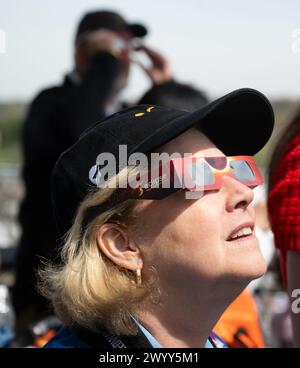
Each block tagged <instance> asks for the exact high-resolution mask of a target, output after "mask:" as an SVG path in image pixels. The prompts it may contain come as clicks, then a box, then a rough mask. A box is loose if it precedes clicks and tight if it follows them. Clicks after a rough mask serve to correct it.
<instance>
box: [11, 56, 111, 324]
mask: <svg viewBox="0 0 300 368" xmlns="http://www.w3.org/2000/svg"><path fill="white" fill-rule="evenodd" d="M117 76H118V62H117V59H116V58H115V57H113V56H112V55H111V54H109V53H106V52H102V53H99V54H97V55H96V56H95V57H94V58H93V60H92V63H91V67H90V69H89V71H88V73H87V74H86V75H85V76H84V78H83V79H82V81H81V83H74V81H72V79H71V78H69V77H68V76H67V77H66V78H65V81H64V83H63V84H62V85H61V86H58V87H53V88H49V89H46V90H44V91H42V92H41V93H39V95H38V96H37V97H36V98H35V99H34V101H33V102H32V104H31V106H30V109H29V112H28V115H27V118H26V120H25V123H24V128H23V133H22V148H23V157H24V164H23V171H22V175H23V180H24V184H25V197H24V199H23V202H22V203H21V207H20V211H19V222H20V225H21V229H22V235H21V240H20V244H19V248H18V254H17V261H16V283H15V286H14V289H13V303H14V307H15V309H16V312H17V314H18V313H20V312H21V311H23V310H24V309H26V308H27V307H28V306H31V305H35V307H36V308H37V310H39V309H41V310H45V306H46V302H45V300H44V299H43V298H42V297H41V296H40V295H39V294H38V293H37V291H36V281H37V280H36V275H35V274H36V270H37V268H38V267H39V266H40V265H41V260H42V257H43V258H46V259H49V258H50V259H52V260H55V258H56V249H57V247H58V246H59V244H60V240H59V238H58V232H57V229H56V224H55V221H54V217H53V213H52V205H51V194H50V179H51V173H52V170H53V168H54V165H55V162H56V160H57V159H58V157H59V156H60V154H61V153H62V152H63V151H65V150H66V149H67V148H68V147H69V146H71V145H72V144H73V143H74V142H75V141H76V140H77V139H78V138H79V136H80V134H81V133H82V132H83V131H84V130H86V129H87V128H88V127H90V126H92V125H93V124H94V123H96V122H97V121H98V120H100V119H101V118H103V117H104V115H105V103H106V101H107V99H108V98H109V97H110V96H111V95H112V94H113V88H114V84H115V81H116V78H117ZM37 317H38V316H37Z"/></svg>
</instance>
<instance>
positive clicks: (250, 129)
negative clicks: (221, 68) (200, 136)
mask: <svg viewBox="0 0 300 368" xmlns="http://www.w3.org/2000/svg"><path fill="white" fill-rule="evenodd" d="M197 124H199V127H200V129H201V130H202V132H203V133H204V134H206V135H207V136H208V137H209V138H210V139H211V141H212V142H213V143H214V144H215V145H216V146H217V147H218V148H219V149H220V150H222V151H223V152H224V153H225V154H226V155H251V156H252V155H255V154H256V153H257V152H259V151H260V150H261V149H262V148H263V147H264V145H265V144H266V143H267V141H268V140H269V138H270V136H271V134H272V131H273V127H274V113H273V109H272V106H271V104H270V102H269V101H268V99H267V98H266V97H265V96H264V95H263V94H262V93H260V92H258V91H256V90H254V89H250V88H242V89H238V90H235V91H233V92H231V93H229V94H227V95H225V96H223V97H221V98H219V99H217V100H215V101H213V102H211V103H209V104H208V105H206V106H204V107H202V108H201V109H199V110H196V111H194V112H192V113H190V114H187V115H184V116H183V117H180V118H178V119H175V120H173V121H171V122H170V123H169V124H168V125H166V126H164V127H163V128H162V129H161V130H160V131H159V132H157V135H158V136H157V139H156V138H155V137H154V135H152V136H151V139H149V141H148V142H147V141H146V142H145V141H144V142H143V148H144V152H145V145H147V144H149V152H151V151H152V150H153V146H152V147H151V142H153V141H155V142H156V144H157V143H158V144H157V147H159V146H161V145H163V144H165V143H167V142H168V141H170V140H171V139H174V138H175V137H176V136H178V135H179V134H181V133H183V132H184V131H186V130H187V129H189V128H191V127H192V126H194V125H197ZM152 144H153V143H152ZM138 148H139V147H136V150H137V151H138Z"/></svg>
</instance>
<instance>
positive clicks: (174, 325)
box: [137, 287, 242, 348]
mask: <svg viewBox="0 0 300 368" xmlns="http://www.w3.org/2000/svg"><path fill="white" fill-rule="evenodd" d="M241 291H242V290H241V288H240V287H239V288H238V291H236V292H235V293H233V292H231V293H230V296H228V293H226V292H223V293H221V296H220V295H219V296H218V292H217V290H215V292H214V293H213V294H212V293H210V295H202V294H201V293H197V294H198V295H194V297H193V298H191V297H189V298H183V299H181V300H180V298H178V295H177V296H176V300H174V299H175V298H170V297H163V296H162V299H161V303H160V304H159V305H153V304H149V305H148V306H146V308H145V309H143V311H141V312H140V313H138V316H137V318H138V319H139V320H140V322H141V323H142V324H143V325H144V326H145V327H146V328H147V329H148V331H149V332H150V333H151V334H152V335H153V336H154V337H155V338H156V339H157V341H158V342H159V343H160V344H161V345H162V346H163V347H165V348H178V347H180V348H199V347H204V345H205V343H206V341H207V338H208V337H209V334H210V333H211V331H212V330H213V328H214V326H215V325H216V323H217V321H218V320H219V318H220V317H221V315H222V313H223V312H224V310H225V309H226V308H227V306H228V305H229V304H230V303H231V302H232V301H233V300H234V299H235V297H236V296H237V295H239V293H240V292H241ZM195 294H196V293H195ZM222 294H223V295H222ZM187 300H188V301H190V302H187Z"/></svg>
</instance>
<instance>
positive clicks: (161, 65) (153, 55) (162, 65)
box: [133, 45, 173, 84]
mask: <svg viewBox="0 0 300 368" xmlns="http://www.w3.org/2000/svg"><path fill="white" fill-rule="evenodd" d="M136 50H137V51H143V52H144V53H145V54H146V55H147V56H148V57H149V59H150V61H151V65H150V66H149V67H146V66H145V65H144V64H142V63H141V62H140V61H138V60H133V62H135V63H136V64H138V65H139V66H140V67H141V68H142V69H143V70H144V71H145V73H146V74H147V75H148V76H149V77H150V79H151V80H152V82H153V83H154V84H162V83H165V82H168V81H169V80H171V79H172V74H173V73H172V68H171V64H170V62H169V60H168V59H166V58H165V57H164V56H163V55H161V54H160V53H159V52H157V51H155V50H153V49H152V48H149V47H147V46H145V45H140V46H138V47H137V48H136Z"/></svg>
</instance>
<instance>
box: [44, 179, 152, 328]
mask: <svg viewBox="0 0 300 368" xmlns="http://www.w3.org/2000/svg"><path fill="white" fill-rule="evenodd" d="M117 178H118V180H124V175H123V173H122V172H121V173H120V174H119V175H117ZM114 179H116V177H115V178H114ZM114 191H115V189H111V188H105V189H101V190H97V191H96V192H94V193H91V194H90V195H89V196H87V198H86V199H85V200H84V201H83V202H82V203H81V204H80V206H79V209H78V212H77V215H76V217H75V221H74V223H73V226H72V228H71V229H70V231H69V233H68V234H67V236H66V240H65V242H64V245H63V247H62V249H61V261H62V263H61V265H60V266H55V265H52V264H46V265H45V267H44V268H42V269H41V270H39V285H38V287H39V290H40V292H41V293H42V294H43V295H44V296H45V297H47V298H48V299H50V300H51V302H52V304H53V306H54V310H55V312H56V314H57V315H58V317H59V318H60V320H61V321H62V322H63V323H64V324H66V325H74V326H79V327H83V328H87V329H89V330H97V327H99V323H100V324H101V325H102V326H104V327H105V328H106V329H107V330H108V331H109V332H110V333H112V334H116V335H134V334H136V333H137V327H136V325H135V324H134V323H133V322H132V319H131V316H132V315H135V314H136V311H137V310H138V309H139V308H142V307H143V303H144V302H145V301H146V300H151V301H152V302H154V301H157V300H158V299H159V287H158V282H157V278H156V273H155V270H154V269H152V270H150V271H152V272H150V277H148V279H147V280H146V279H145V277H143V282H142V285H141V286H137V285H136V283H135V274H134V273H133V272H132V271H129V270H126V269H124V268H121V267H119V266H117V265H116V264H114V263H113V262H112V261H111V260H110V259H109V258H107V257H106V256H105V255H104V254H103V253H102V252H101V251H100V249H99V247H98V244H97V239H96V234H97V229H99V228H100V227H101V226H102V225H103V224H105V223H108V222H110V223H111V222H112V223H117V224H119V225H120V226H131V227H132V228H133V229H134V219H135V216H134V214H135V207H136V201H135V200H127V201H126V202H123V203H121V204H119V205H117V206H115V207H113V208H110V209H108V210H107V211H105V212H102V213H101V214H100V215H98V216H97V217H96V218H95V219H94V220H92V221H91V222H90V223H89V224H87V226H86V227H85V228H84V230H83V229H82V224H83V220H84V216H85V213H86V210H87V209H88V208H90V207H91V206H95V204H101V203H103V202H105V201H106V200H107V199H108V198H109V197H110V196H111V195H112V194H113V192H114Z"/></svg>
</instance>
